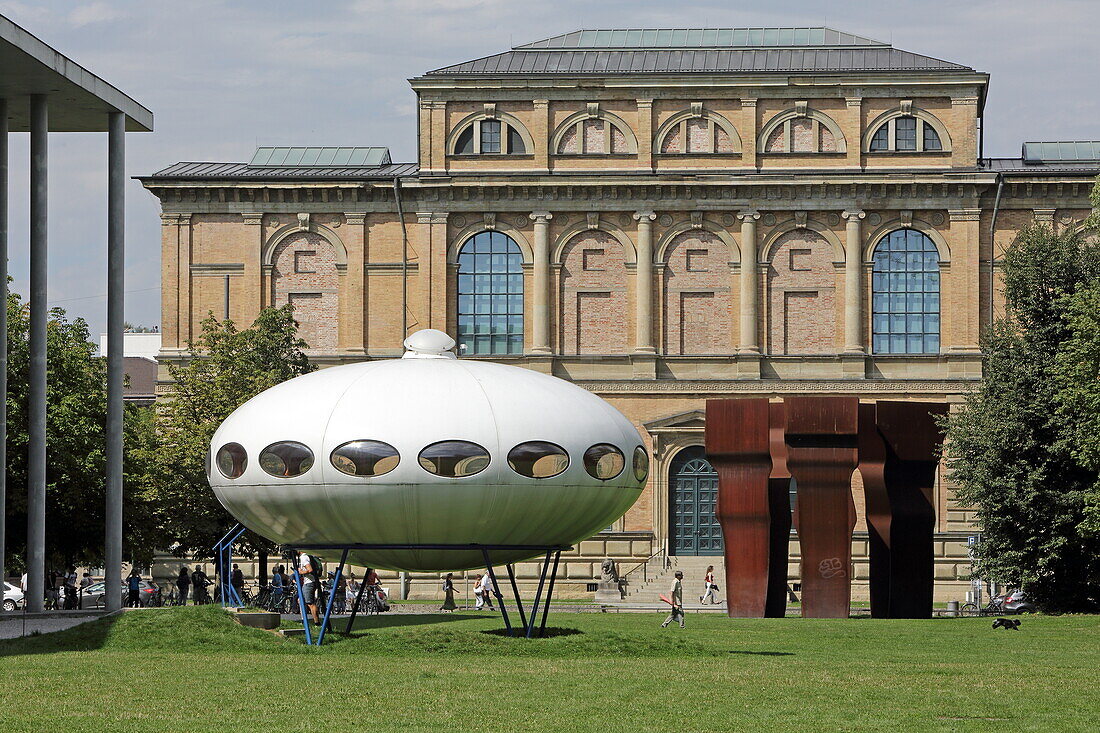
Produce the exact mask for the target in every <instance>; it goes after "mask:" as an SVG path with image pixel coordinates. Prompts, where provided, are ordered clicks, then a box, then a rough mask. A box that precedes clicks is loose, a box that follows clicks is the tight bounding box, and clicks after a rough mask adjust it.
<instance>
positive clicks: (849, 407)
mask: <svg viewBox="0 0 1100 733" xmlns="http://www.w3.org/2000/svg"><path fill="white" fill-rule="evenodd" d="M786 403H787V468H788V469H789V470H790V472H791V475H792V476H793V477H794V480H795V482H796V483H797V484H798V536H799V544H800V546H801V549H802V615H803V617H805V618H847V617H848V613H849V606H850V604H851V593H852V578H851V566H852V530H853V529H854V527H855V520H854V516H853V513H852V507H851V504H852V488H851V487H852V473H853V472H854V471H855V469H856V462H857V441H856V437H857V432H858V428H859V412H858V410H859V401H858V399H857V398H855V397H789V398H787V400H786Z"/></svg>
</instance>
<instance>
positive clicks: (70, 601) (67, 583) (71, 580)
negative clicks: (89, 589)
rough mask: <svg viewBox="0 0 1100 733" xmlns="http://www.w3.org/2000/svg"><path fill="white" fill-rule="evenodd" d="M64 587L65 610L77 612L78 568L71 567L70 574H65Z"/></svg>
mask: <svg viewBox="0 0 1100 733" xmlns="http://www.w3.org/2000/svg"><path fill="white" fill-rule="evenodd" d="M63 587H64V589H65V610H66V611H75V610H76V566H75V565H70V566H69V570H68V572H66V573H65V579H64V581H63Z"/></svg>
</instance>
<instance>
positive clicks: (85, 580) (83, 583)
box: [77, 571, 95, 611]
mask: <svg viewBox="0 0 1100 733" xmlns="http://www.w3.org/2000/svg"><path fill="white" fill-rule="evenodd" d="M91 585H95V578H93V577H92V574H91V573H89V572H87V571H85V573H84V577H82V578H81V579H80V593H79V594H78V595H77V599H78V600H77V605H78V606H79V607H80V610H81V611H83V610H84V595H85V593H87V592H88V586H91Z"/></svg>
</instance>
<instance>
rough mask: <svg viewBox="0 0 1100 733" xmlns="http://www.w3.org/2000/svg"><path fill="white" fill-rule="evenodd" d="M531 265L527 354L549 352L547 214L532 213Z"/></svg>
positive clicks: (544, 212) (548, 223)
mask: <svg viewBox="0 0 1100 733" xmlns="http://www.w3.org/2000/svg"><path fill="white" fill-rule="evenodd" d="M530 216H531V219H532V221H534V222H535V249H534V253H533V256H534V260H535V261H534V262H533V263H531V291H532V292H531V353H533V354H549V353H551V350H550V220H551V219H552V218H554V216H553V214H551V213H550V212H549V211H535V212H533V213H532V214H531V215H530Z"/></svg>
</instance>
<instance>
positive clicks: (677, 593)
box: [661, 570, 684, 629]
mask: <svg viewBox="0 0 1100 733" xmlns="http://www.w3.org/2000/svg"><path fill="white" fill-rule="evenodd" d="M683 580H684V574H683V573H682V572H681V571H679V570H677V571H676V577H674V578H673V579H672V587H671V588H669V589H668V590H669V602H670V604H671V605H672V613H670V614H669V615H668V618H666V619H665V621H664V623H662V624H661V628H662V629H663V628H665V627H666V626H668V625H669V624H670V623H672V622H673V621H675V620H677V619H679V620H680V628H681V629H682V628H684V586H683Z"/></svg>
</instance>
